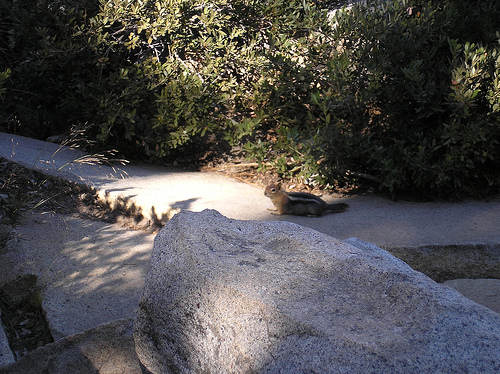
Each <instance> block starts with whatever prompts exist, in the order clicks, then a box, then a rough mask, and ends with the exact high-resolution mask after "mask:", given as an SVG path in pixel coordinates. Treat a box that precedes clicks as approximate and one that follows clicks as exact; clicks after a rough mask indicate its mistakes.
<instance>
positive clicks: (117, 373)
mask: <svg viewBox="0 0 500 374" xmlns="http://www.w3.org/2000/svg"><path fill="white" fill-rule="evenodd" d="M132 325H133V319H131V318H129V319H122V320H117V321H114V322H111V323H108V324H105V325H101V326H97V327H95V328H93V329H90V330H87V331H84V332H81V333H78V334H75V335H71V336H68V337H66V338H64V339H61V340H58V341H57V342H55V343H52V344H48V345H46V346H44V347H42V348H39V349H37V350H35V351H33V352H31V353H30V354H29V355H27V356H24V357H23V358H21V359H20V360H19V361H17V362H15V363H13V364H12V365H9V366H6V367H0V374H40V373H50V374H92V373H99V374H141V368H140V364H139V360H138V359H137V355H136V353H135V351H134V342H133V339H132Z"/></svg>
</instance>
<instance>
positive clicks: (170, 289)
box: [134, 210, 500, 373]
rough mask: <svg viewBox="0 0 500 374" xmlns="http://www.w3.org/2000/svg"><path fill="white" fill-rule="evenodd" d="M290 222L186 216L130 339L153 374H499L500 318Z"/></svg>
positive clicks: (164, 239) (159, 241)
mask: <svg viewBox="0 0 500 374" xmlns="http://www.w3.org/2000/svg"><path fill="white" fill-rule="evenodd" d="M352 243H353V244H354V245H355V246H354V245H351V244H348V243H345V242H341V241H339V240H336V239H334V238H332V237H330V236H327V235H324V234H321V233H318V232H316V231H313V230H310V229H306V228H303V227H300V226H298V225H295V224H292V223H288V222H256V221H239V220H232V219H227V218H225V217H223V216H222V215H220V214H219V213H217V212H216V211H208V210H206V211H203V212H201V213H192V212H181V213H179V214H177V215H176V216H175V217H174V218H173V219H171V220H170V221H169V222H168V224H167V225H166V226H165V227H164V228H163V229H162V230H161V231H160V233H159V234H158V235H157V237H156V239H155V244H154V249H153V254H152V257H151V265H150V269H149V272H148V276H147V279H146V284H145V288H144V290H143V294H142V298H141V301H140V304H139V310H138V315H137V319H136V322H135V327H134V340H135V344H136V352H137V354H138V357H139V359H140V361H141V363H142V365H143V372H145V373H192V372H204V373H250V372H255V373H304V372H308V373H382V372H385V373H387V372H391V373H410V372H420V373H437V372H439V373H465V372H468V373H475V372H477V373H486V372H488V373H492V372H498V371H500V316H499V315H498V314H496V313H494V312H492V311H491V310H489V309H487V308H485V307H483V306H480V305H478V304H476V303H474V302H472V301H470V300H468V299H466V298H464V297H463V296H462V295H460V294H459V293H458V292H456V291H455V290H452V289H451V288H448V287H445V286H442V285H440V284H438V283H436V282H434V281H433V280H431V279H430V278H428V277H427V276H425V275H424V274H422V273H419V272H416V271H414V270H413V269H411V268H410V267H409V266H408V265H407V264H405V263H404V262H402V261H401V260H398V259H396V258H395V257H393V256H392V255H390V254H389V253H388V252H386V251H384V250H382V249H380V248H378V247H376V246H373V245H370V244H368V243H364V242H361V241H359V240H354V241H352Z"/></svg>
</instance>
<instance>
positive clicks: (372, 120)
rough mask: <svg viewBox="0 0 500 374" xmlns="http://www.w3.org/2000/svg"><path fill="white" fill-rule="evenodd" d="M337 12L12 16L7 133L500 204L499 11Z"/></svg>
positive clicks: (1, 114) (174, 9) (22, 10)
mask: <svg viewBox="0 0 500 374" xmlns="http://www.w3.org/2000/svg"><path fill="white" fill-rule="evenodd" d="M328 8H329V4H328V2H326V1H325V2H324V1H317V2H316V3H313V2H307V1H303V0H300V1H285V0H271V1H268V0H253V1H252V0H235V1H227V0H215V1H203V0H159V1H153V0H149V1H138V0H130V1H118V0H107V1H105V0H101V1H100V2H97V1H95V0H94V1H91V0H59V1H54V0H52V1H49V0H15V1H14V0H0V17H1V19H2V22H1V23H0V36H1V37H0V99H1V100H2V106H1V108H0V127H1V128H2V129H4V130H6V131H10V132H17V133H22V134H26V135H29V136H36V137H46V136H48V135H51V134H54V133H58V132H64V131H68V130H69V129H70V127H71V128H72V129H73V131H77V132H79V133H81V134H83V135H84V139H86V143H87V144H90V143H92V145H93V146H94V147H96V148H101V149H102V148H110V147H113V148H117V149H118V150H120V151H121V152H122V153H123V154H124V155H126V156H128V157H135V158H144V157H147V158H149V159H152V160H157V161H168V160H171V159H172V158H173V157H178V156H179V155H189V156H192V155H193V154H196V155H200V156H201V155H203V154H205V153H206V152H207V150H209V149H211V148H213V147H214V144H217V145H219V146H220V145H221V144H223V143H225V144H227V145H242V146H244V148H245V149H246V151H247V153H248V155H249V156H250V157H253V158H255V159H257V160H258V161H259V162H262V163H267V164H269V163H271V164H272V165H273V167H274V168H275V170H276V171H277V172H278V173H279V174H280V175H282V176H283V177H294V178H300V179H302V180H303V181H305V182H307V183H313V184H320V185H323V186H330V187H335V186H337V185H339V184H343V183H347V182H349V181H350V180H352V179H357V178H367V179H369V180H371V181H373V182H375V183H377V185H378V186H379V187H380V189H382V190H384V191H388V192H390V193H392V194H394V195H398V194H401V193H412V194H417V195H423V196H428V197H441V198H459V197H465V196H475V197H479V196H485V195H488V194H492V193H496V192H498V189H499V187H500V144H499V141H500V122H499V113H500V44H499V39H500V34H499V32H500V4H497V1H494V0H486V1H482V2H472V1H466V0H446V1H439V2H438V1H429V2H424V1H393V2H391V1H389V2H385V1H376V2H375V1H368V2H367V3H358V4H357V5H355V6H354V7H352V8H350V9H345V10H342V11H341V10H339V11H337V12H335V13H334V14H333V13H331V12H330V13H328ZM217 149H219V150H220V149H221V148H220V147H219V148H217ZM197 157H198V156H197Z"/></svg>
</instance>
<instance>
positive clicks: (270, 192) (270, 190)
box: [264, 183, 281, 197]
mask: <svg viewBox="0 0 500 374" xmlns="http://www.w3.org/2000/svg"><path fill="white" fill-rule="evenodd" d="M279 190H281V185H280V184H279V183H278V184H275V183H272V184H270V185H268V186H266V189H265V190H264V195H266V196H267V197H272V196H274V195H275V194H276V193H277V192H278V191H279Z"/></svg>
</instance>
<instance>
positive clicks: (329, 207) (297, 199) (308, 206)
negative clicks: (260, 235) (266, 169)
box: [264, 184, 349, 217]
mask: <svg viewBox="0 0 500 374" xmlns="http://www.w3.org/2000/svg"><path fill="white" fill-rule="evenodd" d="M264 195H266V196H267V197H268V198H270V199H271V201H272V202H273V204H274V206H275V207H276V209H274V210H272V211H273V212H276V213H271V214H278V215H281V214H295V215H296V216H315V217H319V216H321V215H323V214H324V213H325V212H327V211H332V212H334V213H340V212H344V211H345V210H346V209H347V208H348V206H349V205H347V204H345V203H336V204H327V203H326V202H324V201H323V200H321V199H320V198H319V197H318V196H315V195H312V194H310V193H307V192H286V191H285V190H283V189H281V186H280V185H279V184H270V185H269V186H267V187H266V189H265V190H264ZM269 210H271V209H269Z"/></svg>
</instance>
